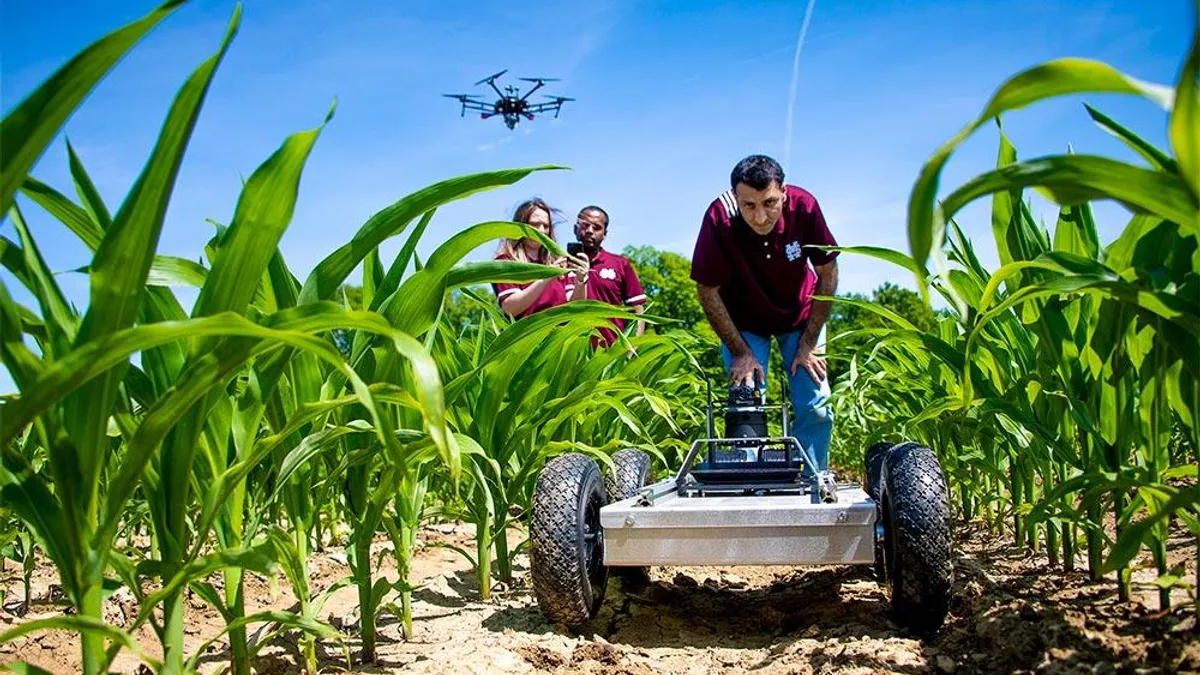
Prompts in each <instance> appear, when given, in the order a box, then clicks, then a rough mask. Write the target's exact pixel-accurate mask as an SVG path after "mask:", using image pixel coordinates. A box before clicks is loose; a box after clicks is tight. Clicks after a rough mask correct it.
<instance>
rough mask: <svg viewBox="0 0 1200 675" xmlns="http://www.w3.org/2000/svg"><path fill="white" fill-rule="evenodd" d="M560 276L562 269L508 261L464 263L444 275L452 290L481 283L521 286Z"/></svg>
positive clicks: (448, 287) (447, 284)
mask: <svg viewBox="0 0 1200 675" xmlns="http://www.w3.org/2000/svg"><path fill="white" fill-rule="evenodd" d="M557 276H562V268H560V267H550V266H549V265H539V264H535V263H523V262H513V261H510V260H487V261H482V262H472V263H464V264H462V265H457V266H455V267H453V268H452V269H451V270H450V271H449V272H447V273H446V288H447V289H448V290H449V289H454V288H459V287H462V286H472V285H475V284H482V283H510V284H523V283H527V282H530V281H537V280H538V279H551V278H553V277H557Z"/></svg>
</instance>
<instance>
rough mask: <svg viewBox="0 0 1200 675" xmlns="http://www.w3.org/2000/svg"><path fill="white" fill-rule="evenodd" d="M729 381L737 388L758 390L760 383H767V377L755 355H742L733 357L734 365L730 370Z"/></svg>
mask: <svg viewBox="0 0 1200 675" xmlns="http://www.w3.org/2000/svg"><path fill="white" fill-rule="evenodd" d="M729 381H730V383H731V384H732V385H733V386H735V387H736V386H746V387H750V388H751V389H757V388H758V383H759V382H766V381H767V376H766V374H765V373H763V367H762V364H760V363H759V362H758V359H756V358H754V355H753V354H742V355H741V356H735V357H733V364H732V365H731V366H730V368H729Z"/></svg>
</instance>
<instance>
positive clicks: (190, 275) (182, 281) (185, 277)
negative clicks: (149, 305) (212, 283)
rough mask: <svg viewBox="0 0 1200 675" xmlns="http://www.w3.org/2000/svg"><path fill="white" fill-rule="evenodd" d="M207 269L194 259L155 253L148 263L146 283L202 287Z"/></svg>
mask: <svg viewBox="0 0 1200 675" xmlns="http://www.w3.org/2000/svg"><path fill="white" fill-rule="evenodd" d="M206 279H208V269H207V268H206V267H204V265H201V264H200V263H198V262H196V261H194V260H188V259H187V258H176V257H175V256H169V255H156V256H154V261H153V262H151V263H150V274H149V275H148V276H147V277H146V283H147V284H149V285H151V286H189V287H191V288H203V287H204V282H205V280H206Z"/></svg>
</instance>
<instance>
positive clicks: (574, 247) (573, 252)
mask: <svg viewBox="0 0 1200 675" xmlns="http://www.w3.org/2000/svg"><path fill="white" fill-rule="evenodd" d="M581 253H583V244H581V243H579V242H577V241H569V242H567V255H570V256H577V255H579V254H581Z"/></svg>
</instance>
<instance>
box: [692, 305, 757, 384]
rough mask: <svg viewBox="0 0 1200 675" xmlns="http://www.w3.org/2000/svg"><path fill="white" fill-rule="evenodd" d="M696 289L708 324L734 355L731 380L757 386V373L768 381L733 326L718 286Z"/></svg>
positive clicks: (730, 374)
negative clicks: (755, 377) (755, 378)
mask: <svg viewBox="0 0 1200 675" xmlns="http://www.w3.org/2000/svg"><path fill="white" fill-rule="evenodd" d="M696 288H697V290H698V292H699V294H700V306H701V307H702V308H704V315H705V316H707V317H708V323H709V324H710V325H711V326H712V328H713V331H714V332H715V333H716V334H717V337H719V338H721V342H724V343H725V346H726V347H729V351H730V352H732V353H733V365H732V367H731V368H730V369H729V379H730V380H731V381H732V382H734V383H735V384H747V385H749V386H751V387H754V386H756V384H757V383H756V382H755V381H754V375H755V373H757V374H758V375H759V377H760V378H761V379H760V381H765V380H766V374H765V372H764V371H763V366H762V364H760V363H759V362H758V360H757V359H755V358H754V353H753V352H751V351H750V345H747V344H746V341H745V340H743V339H742V334H741V332H739V331H738V329H737V326H735V325H733V318H732V317H730V316H729V310H728V309H726V308H725V301H723V300H721V294H720V292H719V291H720V289H719V288H718V287H717V286H705V285H703V284H696Z"/></svg>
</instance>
